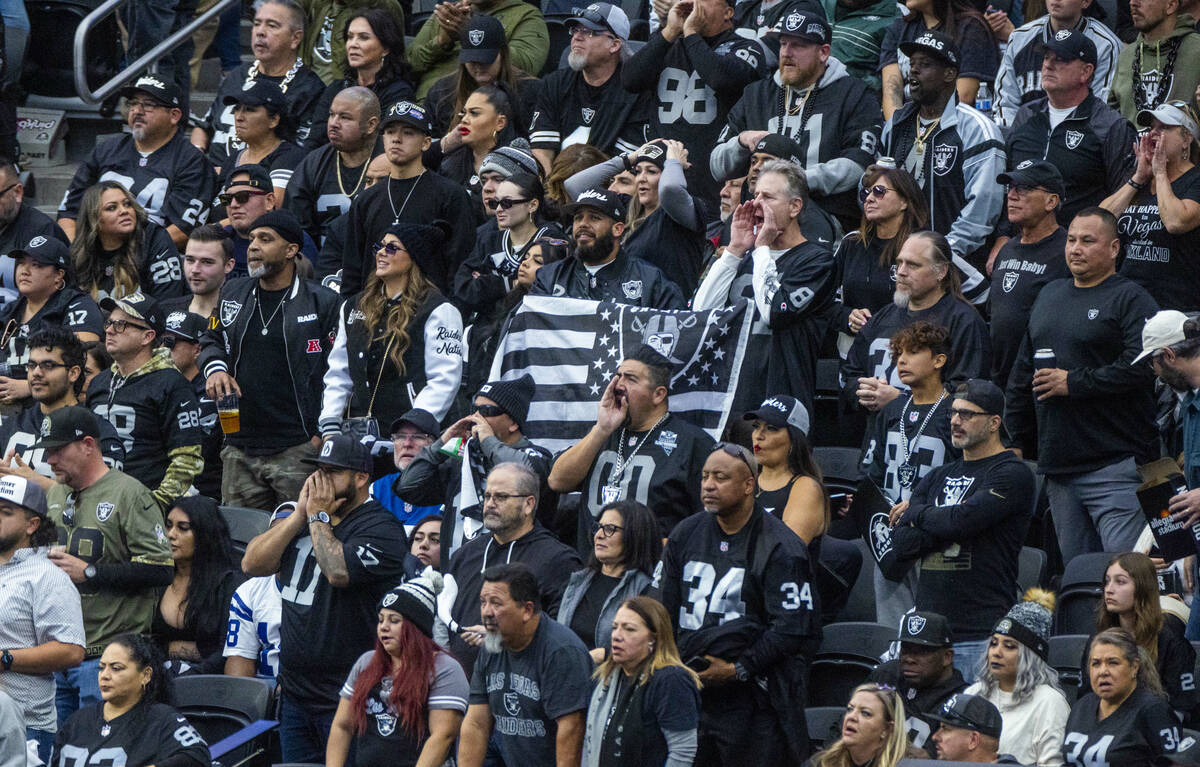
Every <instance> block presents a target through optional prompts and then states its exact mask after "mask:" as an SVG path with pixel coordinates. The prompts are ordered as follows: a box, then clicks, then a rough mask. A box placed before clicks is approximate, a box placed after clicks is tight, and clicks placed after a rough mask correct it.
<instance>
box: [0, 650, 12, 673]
mask: <svg viewBox="0 0 1200 767" xmlns="http://www.w3.org/2000/svg"><path fill="white" fill-rule="evenodd" d="M12 664H13V656H12V652H11V651H9V650H5V651H4V652H2V653H0V666H2V667H3V668H4V670H5V671H11V670H12Z"/></svg>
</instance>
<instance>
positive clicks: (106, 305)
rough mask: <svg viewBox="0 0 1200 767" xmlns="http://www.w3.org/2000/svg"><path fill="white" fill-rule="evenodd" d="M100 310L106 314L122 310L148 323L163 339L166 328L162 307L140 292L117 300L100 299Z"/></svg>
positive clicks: (106, 297) (110, 297)
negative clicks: (114, 310)
mask: <svg viewBox="0 0 1200 767" xmlns="http://www.w3.org/2000/svg"><path fill="white" fill-rule="evenodd" d="M100 308H101V309H103V310H104V311H106V312H111V311H112V310H113V309H120V310H121V311H123V312H125V313H126V314H128V315H129V316H130V317H132V318H134V319H135V320H141V321H142V322H144V323H146V325H147V326H148V327H149V328H150V329H151V330H153V331H154V334H155V335H156V336H158V337H159V338H162V334H163V331H164V330H165V328H166V326H165V324H164V323H163V311H162V307H160V306H159V305H158V302H157V301H155V300H154V299H153V298H151V297H150V296H148V295H146V294H145V293H142V292H141V291H140V290H139V291H138V292H136V293H130V294H129V295H127V296H124V297H122V298H118V299H116V300H114V299H113V298H112V296H105V297H104V298H102V299H100Z"/></svg>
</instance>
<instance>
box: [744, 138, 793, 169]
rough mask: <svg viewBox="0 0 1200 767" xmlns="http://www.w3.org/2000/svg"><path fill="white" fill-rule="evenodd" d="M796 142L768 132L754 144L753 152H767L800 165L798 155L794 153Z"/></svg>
mask: <svg viewBox="0 0 1200 767" xmlns="http://www.w3.org/2000/svg"><path fill="white" fill-rule="evenodd" d="M797 148H798V147H797V145H796V142H794V141H792V140H791V139H790V138H788V137H787V136H781V135H779V134H778V133H768V134H767V135H765V136H763V137H762V138H761V139H759V141H758V143H757V144H755V145H754V153H756V154H759V153H761V154H769V155H771V156H772V157H777V158H779V159H780V160H788V161H789V162H794V163H796V164H797V165H800V164H801V163H800V157H799V156H798V155H797V154H796V149H797Z"/></svg>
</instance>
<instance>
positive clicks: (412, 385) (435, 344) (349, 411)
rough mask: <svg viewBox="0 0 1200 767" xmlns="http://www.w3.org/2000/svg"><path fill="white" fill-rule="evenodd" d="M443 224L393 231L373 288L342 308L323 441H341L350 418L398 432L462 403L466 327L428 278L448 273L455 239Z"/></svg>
mask: <svg viewBox="0 0 1200 767" xmlns="http://www.w3.org/2000/svg"><path fill="white" fill-rule="evenodd" d="M436 223H437V224H439V225H438V226H422V225H419V224H396V225H394V226H392V228H390V229H388V230H387V232H386V233H385V234H384V235H383V237H382V238H381V240H380V241H379V242H378V243H376V245H375V270H374V271H373V272H371V274H370V276H369V277H368V278H367V284H366V286H365V287H364V288H363V290H362V292H361V293H359V294H358V295H357V296H355V297H353V298H351V299H348V300H347V301H345V302H344V303H343V304H342V308H341V311H340V312H339V320H338V334H337V338H336V339H335V341H334V344H333V351H331V352H330V354H329V370H328V372H327V373H326V374H325V392H324V405H323V406H322V408H321V434H322V435H325V436H329V435H332V434H335V433H337V432H338V431H339V428H340V425H341V422H342V419H344V418H346V417H351V418H358V417H365V418H372V419H375V421H376V422H377V424H391V423H392V422H394V421H395V420H396V419H397V418H399V417H400V416H402V415H404V414H405V413H407V412H408V411H409V410H411V409H412V408H420V409H422V410H425V411H426V412H429V413H432V414H433V416H434V418H436V419H438V420H441V419H442V418H444V417H445V415H446V413H447V411H449V409H450V405H451V404H452V403H453V402H454V396H455V394H456V393H457V392H458V388H459V384H460V383H461V382H462V363H463V346H462V338H463V323H462V315H460V314H459V312H458V309H457V308H455V306H454V305H453V304H452V303H450V301H448V300H447V299H446V297H445V296H443V295H442V294H441V292H440V291H439V290H438V289H437V288H436V287H435V286H434V285H433V283H432V282H431V281H430V280H429V278H428V277H427V276H426V275H428V274H430V273H431V272H435V270H440V269H441V268H442V266H441V264H440V260H441V259H442V258H443V255H442V244H443V243H444V242H445V241H446V239H448V236H447V231H446V229H447V227H446V225H445V223H444V222H436ZM384 428H387V427H386V426H384ZM379 433H380V434H382V433H383V432H382V431H381V432H379Z"/></svg>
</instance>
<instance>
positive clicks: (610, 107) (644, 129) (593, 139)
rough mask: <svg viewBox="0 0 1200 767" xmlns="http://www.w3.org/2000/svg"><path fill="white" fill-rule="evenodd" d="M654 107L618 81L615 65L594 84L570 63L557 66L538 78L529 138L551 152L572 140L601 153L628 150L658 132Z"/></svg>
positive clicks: (647, 97) (644, 95)
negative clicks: (609, 75)
mask: <svg viewBox="0 0 1200 767" xmlns="http://www.w3.org/2000/svg"><path fill="white" fill-rule="evenodd" d="M655 112H656V109H655V106H654V98H653V96H652V95H651V94H649V93H641V94H637V95H634V94H632V93H629V92H628V91H626V90H625V89H624V88H622V87H621V68H620V67H617V71H615V72H614V73H613V74H612V76H611V77H609V78H608V80H606V81H605V82H604V84H603V85H599V86H591V85H588V84H587V81H585V80H584V79H583V74H582V73H580V72H576V71H575V70H573V69H569V68H564V69H558V70H555V71H553V72H551V73H550V74H548V75H546V77H545V79H544V80H542V90H541V93H540V94H539V96H538V101H537V108H536V109H535V110H534V112H533V120H531V121H530V125H529V143H530V145H531V146H532V147H533V148H534V149H548V150H550V151H552V152H560V151H562V150H563V149H565V148H566V147H569V146H571V145H572V144H590V145H591V146H594V147H596V148H597V149H599V150H600V151H602V152H604V153H605V154H607V155H616V154H619V153H622V152H632V151H633V150H635V149H637V148H638V147H640V146H641V145H642V144H645V143H646V142H647V141H649V140H650V139H652V138H654V137H656V136H657V135H659V131H658V126H657V124H656V123H655Z"/></svg>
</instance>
